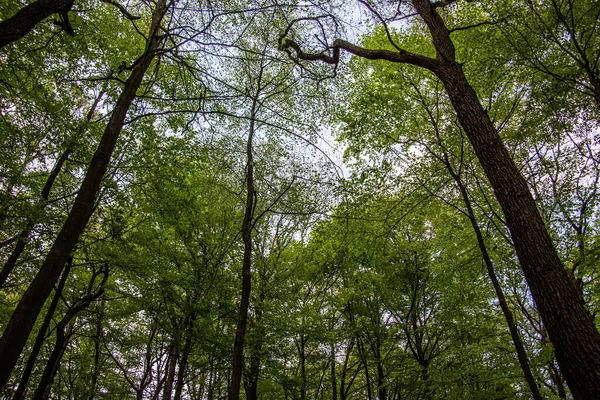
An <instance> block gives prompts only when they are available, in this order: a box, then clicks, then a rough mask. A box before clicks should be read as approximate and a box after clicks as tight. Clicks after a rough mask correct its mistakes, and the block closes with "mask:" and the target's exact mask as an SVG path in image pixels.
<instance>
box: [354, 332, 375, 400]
mask: <svg viewBox="0 0 600 400" xmlns="http://www.w3.org/2000/svg"><path fill="white" fill-rule="evenodd" d="M356 348H357V349H358V355H359V357H360V359H361V361H362V365H363V368H364V369H365V385H366V386H367V399H369V400H372V399H373V393H372V391H371V374H370V373H369V363H368V362H367V355H366V354H365V348H364V345H363V343H362V340H361V338H360V336H357V337H356Z"/></svg>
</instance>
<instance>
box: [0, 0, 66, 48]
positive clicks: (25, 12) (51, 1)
mask: <svg viewBox="0 0 600 400" xmlns="http://www.w3.org/2000/svg"><path fill="white" fill-rule="evenodd" d="M73 3H74V0H38V1H35V2H33V3H31V4H29V5H26V6H25V7H23V8H22V9H20V10H19V11H17V13H16V14H15V15H13V16H12V17H10V18H8V19H6V20H4V21H2V22H0V49H1V48H2V47H4V46H6V45H8V44H11V43H13V42H15V41H17V40H19V39H21V38H22V37H23V36H25V35H27V34H28V33H29V32H30V31H31V30H32V29H33V28H34V27H35V26H36V25H37V24H38V23H40V22H42V21H43V20H44V19H46V18H48V17H49V16H50V15H52V14H54V13H62V14H65V17H66V13H67V12H68V11H69V10H70V9H71V7H73Z"/></svg>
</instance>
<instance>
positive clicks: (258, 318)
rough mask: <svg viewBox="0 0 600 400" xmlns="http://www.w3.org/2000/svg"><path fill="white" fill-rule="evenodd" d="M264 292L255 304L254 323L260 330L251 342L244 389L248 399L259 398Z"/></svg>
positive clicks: (254, 399)
mask: <svg viewBox="0 0 600 400" xmlns="http://www.w3.org/2000/svg"><path fill="white" fill-rule="evenodd" d="M264 297H265V296H264V292H262V291H261V293H260V296H259V302H258V304H257V305H255V318H254V325H255V326H257V329H258V330H259V332H258V334H257V335H256V338H255V340H254V342H251V344H252V346H251V348H250V366H249V368H248V371H247V373H246V379H245V383H244V390H245V391H246V400H257V399H258V379H259V375H260V354H261V351H262V346H263V337H264V332H263V331H264V330H263V329H262V327H261V323H262V309H261V307H262V305H263V304H264V300H265V298H264Z"/></svg>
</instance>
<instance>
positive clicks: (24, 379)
mask: <svg viewBox="0 0 600 400" xmlns="http://www.w3.org/2000/svg"><path fill="white" fill-rule="evenodd" d="M71 264H72V261H71V260H69V262H67V266H66V267H65V270H64V271H63V273H62V276H61V278H60V282H59V283H58V287H57V288H56V291H55V292H54V297H53V298H52V301H51V302H50V307H48V312H47V313H46V317H44V322H42V326H41V327H40V330H39V332H38V334H37V337H36V339H35V343H34V344H33V348H32V349H31V353H30V354H29V358H28V359H27V364H26V365H25V370H24V371H23V374H22V375H21V380H20V381H19V386H18V387H17V391H16V392H15V395H14V396H13V398H12V400H21V399H22V398H23V395H24V394H25V390H26V389H27V384H28V383H29V379H30V378H31V372H32V371H33V367H34V366H35V362H36V360H37V357H38V355H39V354H40V350H41V349H42V345H43V344H44V341H45V339H46V332H47V331H48V328H49V327H50V323H51V322H52V317H53V316H54V312H55V311H56V307H57V306H58V302H59V300H60V297H61V296H62V291H63V289H64V287H65V282H66V281H67V278H68V277H69V272H70V271H71Z"/></svg>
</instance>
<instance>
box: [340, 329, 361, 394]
mask: <svg viewBox="0 0 600 400" xmlns="http://www.w3.org/2000/svg"><path fill="white" fill-rule="evenodd" d="M352 349H354V338H352V339H350V342H349V343H348V348H347V349H346V355H345V356H344V364H343V365H342V373H341V375H340V400H346V399H347V398H348V394H349V393H350V388H351V387H352V383H354V378H356V374H355V375H354V377H352V379H350V382H348V384H347V385H346V376H347V374H348V362H349V361H350V354H351V353H352ZM357 372H358V369H357Z"/></svg>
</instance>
